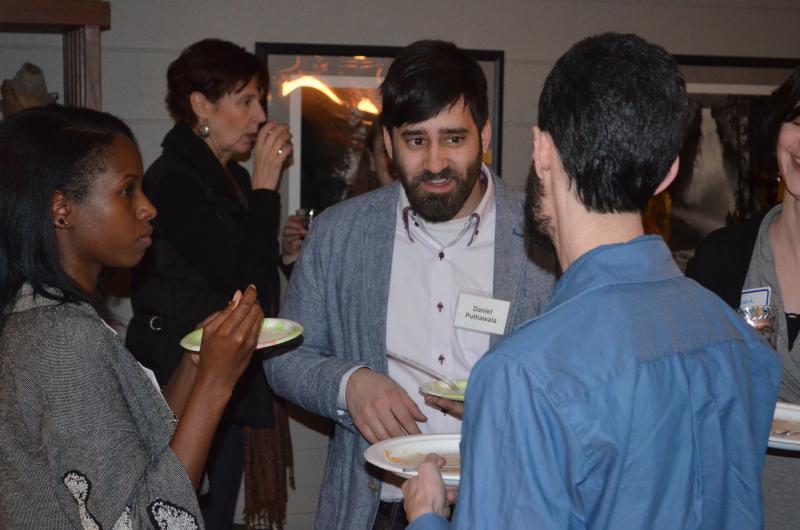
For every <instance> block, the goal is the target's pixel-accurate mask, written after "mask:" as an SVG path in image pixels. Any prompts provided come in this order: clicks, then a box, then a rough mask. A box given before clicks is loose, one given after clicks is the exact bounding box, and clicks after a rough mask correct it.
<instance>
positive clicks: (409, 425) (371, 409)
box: [345, 368, 428, 444]
mask: <svg viewBox="0 0 800 530" xmlns="http://www.w3.org/2000/svg"><path fill="white" fill-rule="evenodd" d="M345 400H346V401H347V410H348V411H349V412H350V416H351V417H352V418H353V422H354V423H355V424H356V427H357V428H358V430H359V431H360V432H361V434H362V435H363V436H364V438H366V439H367V441H368V442H369V443H371V444H374V443H377V442H380V441H381V440H387V439H389V438H395V437H397V436H405V435H406V434H420V430H419V427H418V426H417V422H418V421H427V420H428V418H426V417H425V415H424V414H423V413H422V411H421V410H419V407H417V405H416V403H414V402H413V401H412V400H411V398H410V397H409V396H408V394H407V393H406V391H405V390H403V389H402V388H400V385H398V384H397V383H395V382H394V381H392V380H391V379H389V378H388V377H386V376H384V375H381V374H379V373H376V372H373V371H372V370H370V369H369V368H359V369H358V370H356V371H355V372H353V374H352V375H351V376H350V379H349V380H348V381H347V388H346V389H345Z"/></svg>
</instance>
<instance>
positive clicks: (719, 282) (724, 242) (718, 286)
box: [686, 208, 770, 309]
mask: <svg viewBox="0 0 800 530" xmlns="http://www.w3.org/2000/svg"><path fill="white" fill-rule="evenodd" d="M769 210H770V209H769V208H768V209H766V210H763V211H761V212H759V213H758V214H757V215H756V216H755V217H754V218H753V219H751V220H749V221H747V222H746V223H742V224H738V225H731V226H726V227H724V228H720V229H718V230H715V231H713V232H711V233H710V234H709V235H708V236H707V237H706V238H705V239H704V240H703V242H702V243H700V246H698V247H697V250H696V251H695V254H694V256H693V257H692V259H690V260H689V262H688V263H687V264H686V276H688V277H689V278H692V279H693V280H696V281H697V282H698V283H699V284H700V285H702V286H703V287H705V288H706V289H709V290H710V291H713V292H715V293H716V294H717V295H718V296H719V297H720V298H722V299H723V300H725V302H726V303H727V304H728V305H729V306H731V307H732V308H733V309H739V303H740V302H741V301H742V286H743V285H744V281H745V280H746V279H747V271H748V269H749V268H750V259H751V258H752V257H753V249H754V248H755V246H756V239H758V229H759V228H760V227H761V222H762V221H763V220H764V217H765V216H766V215H767V212H769Z"/></svg>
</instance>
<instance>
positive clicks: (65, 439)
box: [0, 106, 263, 529]
mask: <svg viewBox="0 0 800 530" xmlns="http://www.w3.org/2000/svg"><path fill="white" fill-rule="evenodd" d="M141 179H142V161H141V157H140V156H139V151H138V148H137V147H136V144H135V142H134V139H133V135H132V134H131V131H130V129H128V127H127V126H126V125H125V124H124V123H122V122H121V121H120V120H119V119H117V118H115V117H113V116H111V115H109V114H105V113H101V112H97V111H93V110H89V109H80V108H63V107H58V106H48V107H44V108H34V109H30V110H26V111H22V112H20V113H18V114H15V115H13V116H11V117H10V118H9V119H8V120H6V121H5V122H3V123H2V124H0V226H2V227H3V229H2V231H0V440H2V444H0V476H2V478H3V479H2V480H1V481H0V528H115V529H133V528H151V527H154V528H169V529H178V528H202V527H203V524H202V520H201V518H200V509H199V506H198V504H197V497H196V493H195V489H196V488H197V487H198V485H199V484H200V482H201V477H202V475H203V467H204V464H205V460H206V456H207V454H208V450H209V447H210V445H211V441H212V439H213V436H214V432H215V430H216V428H217V425H218V423H219V420H220V418H221V417H222V414H223V412H224V410H225V407H226V404H227V401H228V399H229V397H230V395H231V392H232V391H233V387H234V385H235V384H236V382H237V380H238V378H239V376H240V375H241V374H242V373H243V372H244V370H245V368H246V367H247V366H248V364H249V362H250V359H251V357H252V355H253V351H254V349H255V345H256V340H257V337H258V330H259V327H260V322H261V319H262V316H263V313H262V311H261V308H260V305H259V303H258V300H257V298H256V291H255V289H253V288H248V289H247V290H246V292H245V294H244V295H243V296H242V295H241V293H239V294H238V295H236V296H235V299H236V303H235V304H234V303H231V304H229V305H228V306H227V307H226V308H225V309H223V310H222V311H220V312H218V313H216V314H215V315H212V316H211V317H209V318H208V319H206V322H205V327H204V340H203V345H202V347H201V351H200V355H199V356H195V357H190V356H186V357H185V358H184V359H182V361H181V363H180V365H179V367H178V369H177V370H176V371H175V374H174V376H173V377H172V379H171V380H170V381H169V382H168V383H167V385H166V387H165V389H164V394H163V395H162V394H161V392H160V391H159V387H158V384H157V383H156V381H155V377H154V376H153V374H152V372H150V371H149V370H146V369H145V368H143V367H142V366H141V365H140V364H139V363H137V362H136V360H135V359H134V358H133V356H132V355H131V354H130V352H128V350H126V349H125V346H124V345H123V344H122V341H121V339H120V338H119V337H118V336H117V334H116V332H115V331H114V330H113V329H112V328H111V327H110V326H108V325H107V324H106V322H105V321H104V320H103V318H104V315H105V314H106V312H105V310H104V308H103V305H102V303H101V302H100V298H99V296H98V294H97V280H98V276H99V274H100V270H101V269H102V268H103V267H132V266H133V265H135V264H136V263H137V262H138V261H139V260H140V259H141V258H142V256H143V255H144V253H145V250H146V249H147V247H148V246H149V245H150V240H151V237H150V234H151V232H152V227H151V225H150V222H151V221H152V220H153V218H154V217H155V215H156V210H155V208H154V207H153V205H152V204H151V203H150V201H148V200H147V198H146V197H145V195H144V193H143V192H142V188H141ZM224 305H225V304H223V306H224ZM177 418H180V420H177Z"/></svg>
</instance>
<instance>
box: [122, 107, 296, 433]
mask: <svg viewBox="0 0 800 530" xmlns="http://www.w3.org/2000/svg"><path fill="white" fill-rule="evenodd" d="M162 147H163V152H162V154H161V156H160V157H159V158H158V159H157V160H156V161H155V162H153V164H152V165H151V166H150V167H149V168H148V169H147V171H146V172H145V175H144V184H143V185H144V191H145V193H146V194H147V196H148V198H149V199H150V201H151V202H152V203H153V204H154V205H155V207H156V208H157V209H158V215H157V216H156V218H155V219H154V221H153V226H154V233H153V245H152V246H151V247H150V248H149V249H148V251H147V253H146V255H145V257H144V259H143V260H142V262H141V263H140V264H139V265H138V266H137V267H136V269H135V270H134V273H133V292H132V297H131V298H132V303H133V311H134V317H133V320H132V321H131V324H130V326H129V329H128V333H127V339H126V342H127V345H128V347H129V348H130V350H131V351H132V352H133V354H134V355H135V356H136V358H137V359H139V361H140V362H142V364H144V365H145V366H148V367H149V368H151V369H152V370H153V371H154V372H155V374H156V377H157V378H158V380H159V382H160V383H161V384H162V385H163V384H165V383H166V382H167V381H168V380H169V377H170V376H171V375H172V372H173V371H174V370H175V368H176V367H177V365H178V363H179V362H180V359H181V357H182V355H183V350H182V348H181V347H180V346H179V341H180V339H181V337H183V336H184V335H185V334H186V333H188V332H190V331H191V330H192V329H194V328H195V326H196V325H197V323H198V322H200V321H202V320H203V319H204V318H206V317H207V316H208V315H209V314H211V313H212V312H214V311H217V310H219V309H221V308H223V307H224V306H225V305H226V304H227V303H228V301H229V300H230V299H231V296H232V295H233V293H234V291H236V289H241V290H244V289H245V288H246V287H247V285H248V284H250V283H252V284H254V285H255V286H256V288H257V289H258V298H259V300H260V302H261V305H262V307H263V309H264V313H265V314H267V315H274V314H275V313H276V311H277V297H278V293H279V283H278V282H279V280H278V268H277V264H278V259H279V258H278V252H279V251H278V240H277V232H278V225H279V218H280V195H279V194H278V193H277V192H275V191H272V190H263V189H260V190H252V189H251V185H250V177H249V175H248V173H247V171H246V170H245V169H244V168H243V167H241V166H240V165H239V164H238V163H236V162H234V161H231V162H229V163H228V164H227V166H226V167H223V166H222V164H220V163H219V161H218V160H217V159H216V157H215V156H214V154H213V153H212V152H211V149H210V148H209V147H208V146H207V145H206V143H205V142H204V141H203V140H202V139H201V138H199V137H198V136H197V135H196V134H194V132H192V130H191V129H190V128H189V127H188V126H187V125H185V124H180V123H179V124H177V125H175V127H173V129H172V130H171V131H170V132H169V133H167V135H166V137H165V138H164V142H163V143H162ZM226 169H227V172H226ZM234 181H235V182H236V184H238V186H239V188H240V190H241V193H238V192H237V190H236V187H235V185H234ZM154 317H155V318H154ZM253 359H254V360H253V363H252V365H251V366H250V368H248V371H247V372H245V374H244V375H243V376H242V380H241V381H240V383H239V385H238V386H237V389H236V390H235V391H234V396H233V398H232V399H231V407H232V408H233V409H234V418H233V421H236V422H237V423H244V424H248V425H252V426H256V427H266V426H270V425H271V424H272V421H273V418H272V407H271V406H270V403H271V394H270V393H269V389H268V388H267V385H266V383H265V378H264V376H263V374H262V373H261V362H260V359H259V358H258V356H257V355H254V356H253ZM245 409H246V410H245Z"/></svg>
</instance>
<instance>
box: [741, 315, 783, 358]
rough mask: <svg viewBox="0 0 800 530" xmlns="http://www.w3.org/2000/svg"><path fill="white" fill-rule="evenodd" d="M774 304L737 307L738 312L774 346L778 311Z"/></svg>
mask: <svg viewBox="0 0 800 530" xmlns="http://www.w3.org/2000/svg"><path fill="white" fill-rule="evenodd" d="M779 312H780V308H779V307H778V306H776V305H746V306H744V307H740V308H739V314H740V315H741V316H742V318H744V321H745V322H747V323H748V324H750V325H751V326H752V327H753V328H754V329H755V330H756V331H758V333H759V334H760V335H761V336H762V337H764V338H765V339H767V342H769V344H770V346H772V347H773V348H774V347H775V335H776V334H777V332H778V313H779Z"/></svg>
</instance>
